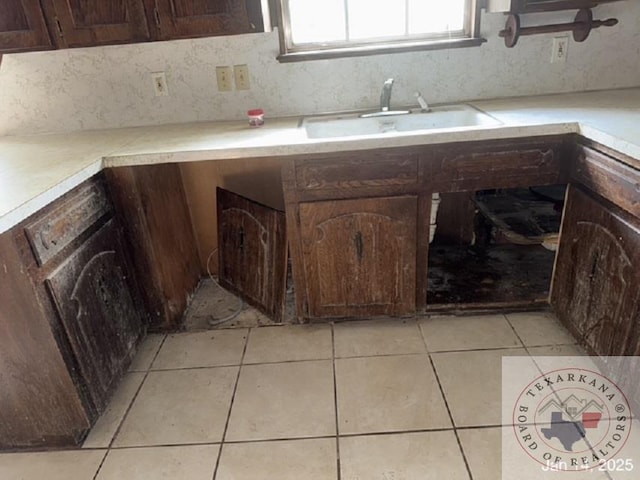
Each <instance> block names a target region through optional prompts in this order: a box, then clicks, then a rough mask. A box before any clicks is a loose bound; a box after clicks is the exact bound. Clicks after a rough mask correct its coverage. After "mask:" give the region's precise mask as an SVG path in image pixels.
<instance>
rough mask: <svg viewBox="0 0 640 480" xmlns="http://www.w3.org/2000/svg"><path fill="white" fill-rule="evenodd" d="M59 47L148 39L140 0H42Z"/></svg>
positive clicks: (147, 30)
mask: <svg viewBox="0 0 640 480" xmlns="http://www.w3.org/2000/svg"><path fill="white" fill-rule="evenodd" d="M44 6H45V9H46V11H47V13H48V17H49V20H50V24H52V25H55V27H56V29H57V30H58V32H57V34H58V43H59V45H60V46H61V47H88V46H96V45H110V44H117V43H133V42H141V41H144V40H149V29H148V27H147V20H146V15H145V10H144V5H143V3H142V0H118V1H109V2H106V1H103V0H45V2H44Z"/></svg>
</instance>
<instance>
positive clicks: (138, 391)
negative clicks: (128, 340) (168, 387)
mask: <svg viewBox="0 0 640 480" xmlns="http://www.w3.org/2000/svg"><path fill="white" fill-rule="evenodd" d="M166 340H167V335H166V334H164V335H163V337H162V341H161V342H160V344H159V345H158V348H157V349H156V353H155V354H154V355H153V358H152V359H151V362H150V363H149V367H148V368H147V370H146V372H144V377H143V378H142V381H141V382H140V385H138V388H137V389H136V393H135V394H134V395H133V398H132V399H131V401H130V402H129V405H128V406H127V409H126V411H125V412H124V415H123V416H122V418H121V419H120V422H119V423H118V427H117V428H116V431H115V433H114V434H113V436H112V437H111V441H110V442H109V446H108V447H107V448H108V449H111V448H112V447H113V446H114V443H115V441H116V439H117V438H118V435H120V431H121V430H122V426H123V425H124V423H125V421H126V420H127V417H128V416H129V413H130V412H131V409H132V408H133V405H134V404H135V402H136V400H137V399H138V396H139V395H140V392H141V391H142V388H143V387H144V384H145V383H146V381H147V378H148V377H149V373H150V372H151V366H152V365H153V362H155V361H156V358H158V355H159V354H160V350H162V347H163V346H164V342H165V341H166ZM140 373H142V372H140Z"/></svg>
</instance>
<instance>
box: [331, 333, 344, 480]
mask: <svg viewBox="0 0 640 480" xmlns="http://www.w3.org/2000/svg"><path fill="white" fill-rule="evenodd" d="M333 327H334V324H333V323H332V324H331V364H332V366H333V406H334V409H335V412H336V462H337V472H338V473H337V478H338V480H341V478H342V472H341V471H340V469H341V466H340V420H339V417H338V415H339V413H338V379H337V376H336V341H335V331H334V328H333Z"/></svg>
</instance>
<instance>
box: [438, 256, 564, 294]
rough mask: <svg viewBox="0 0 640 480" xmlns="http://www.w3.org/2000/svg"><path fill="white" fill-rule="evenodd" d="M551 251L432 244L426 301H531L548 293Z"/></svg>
mask: <svg viewBox="0 0 640 480" xmlns="http://www.w3.org/2000/svg"><path fill="white" fill-rule="evenodd" d="M554 259H555V252H552V251H549V250H547V249H545V248H543V247H541V246H539V245H493V246H490V247H487V248H485V249H477V248H474V247H469V246H436V245H433V246H432V247H431V248H430V251H429V272H428V279H429V290H428V303H429V304H443V305H454V304H464V303H474V304H482V303H508V302H516V301H518V302H531V301H535V300H543V299H546V298H547V297H548V295H549V286H550V284H551V275H552V274H553V262H554Z"/></svg>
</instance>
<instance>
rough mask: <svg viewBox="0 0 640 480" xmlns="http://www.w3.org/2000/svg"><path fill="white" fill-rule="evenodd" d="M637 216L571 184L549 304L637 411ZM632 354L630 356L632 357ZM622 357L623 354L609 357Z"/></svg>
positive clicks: (639, 319)
mask: <svg viewBox="0 0 640 480" xmlns="http://www.w3.org/2000/svg"><path fill="white" fill-rule="evenodd" d="M638 285H640V219H638V218H635V217H633V216H631V215H629V214H628V213H627V212H624V211H623V210H621V209H620V208H618V207H617V206H615V205H612V204H610V203H609V202H608V201H606V200H604V199H602V198H599V197H596V196H595V195H594V194H593V193H587V192H586V191H582V190H581V189H580V188H578V187H574V186H572V187H571V188H570V190H569V192H568V196H567V205H566V214H565V220H564V224H563V227H562V236H561V242H560V249H559V251H558V260H557V266H556V274H555V278H554V288H553V291H552V296H551V303H552V306H553V307H554V309H555V311H556V314H557V315H558V317H559V318H560V319H561V320H562V322H563V323H564V324H565V325H566V326H567V327H568V328H569V329H570V330H571V331H572V333H573V334H574V335H575V336H576V338H578V339H579V340H580V342H581V343H582V344H583V345H585V346H586V347H587V349H588V350H589V351H590V352H591V353H593V354H595V355H598V356H600V357H601V358H600V360H599V364H600V368H602V369H603V371H604V372H605V373H606V374H607V375H608V376H609V377H610V378H611V379H612V380H614V381H615V382H616V383H617V384H618V386H619V387H621V388H622V389H623V391H624V392H625V394H626V395H627V398H628V399H629V400H630V401H631V403H632V404H633V405H634V408H635V409H636V413H637V411H638V410H640V389H639V388H638V375H640V362H638V361H637V357H635V356H637V355H638V354H640V289H638ZM632 356H634V357H632ZM611 357H624V358H611Z"/></svg>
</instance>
